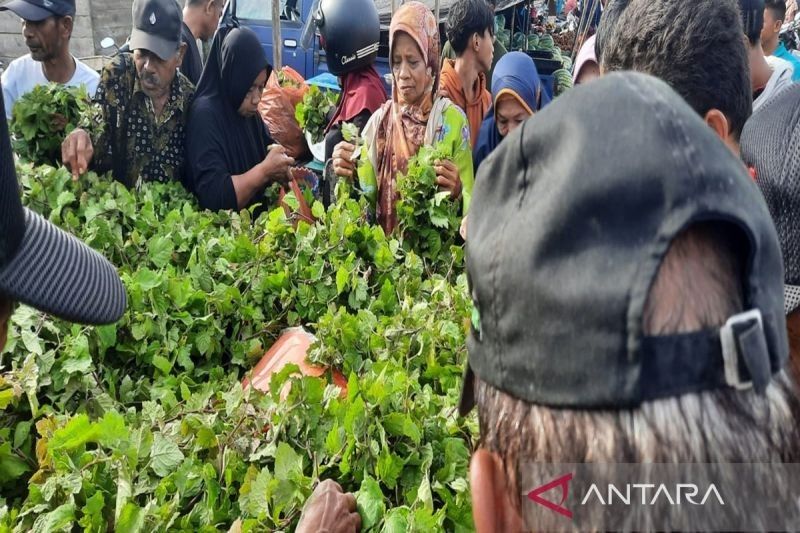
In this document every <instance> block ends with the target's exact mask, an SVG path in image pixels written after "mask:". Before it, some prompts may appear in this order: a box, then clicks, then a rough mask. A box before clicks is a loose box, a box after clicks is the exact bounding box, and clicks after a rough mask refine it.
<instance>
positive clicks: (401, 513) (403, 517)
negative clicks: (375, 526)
mask: <svg viewBox="0 0 800 533" xmlns="http://www.w3.org/2000/svg"><path fill="white" fill-rule="evenodd" d="M409 514H410V510H409V509H408V507H395V508H394V509H390V510H389V512H388V513H386V520H384V522H383V530H382V532H383V533H406V532H407V531H409V527H408V525H409V524H408V516H409Z"/></svg>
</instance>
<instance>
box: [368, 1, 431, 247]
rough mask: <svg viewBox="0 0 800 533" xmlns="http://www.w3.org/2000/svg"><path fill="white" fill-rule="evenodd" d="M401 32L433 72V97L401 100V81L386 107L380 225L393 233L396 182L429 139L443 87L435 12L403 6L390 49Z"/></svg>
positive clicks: (411, 4)
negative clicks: (436, 99)
mask: <svg viewBox="0 0 800 533" xmlns="http://www.w3.org/2000/svg"><path fill="white" fill-rule="evenodd" d="M398 32H404V33H406V34H408V36H409V37H411V38H412V39H413V40H414V42H415V43H416V44H417V46H418V47H419V50H420V52H421V54H422V59H423V61H424V63H425V64H426V65H427V67H428V68H429V69H430V71H431V76H432V77H433V83H432V84H431V88H430V97H428V98H425V99H424V100H423V101H422V102H421V103H418V104H414V105H411V104H407V103H404V102H401V101H400V96H399V92H398V91H397V89H396V87H397V80H395V82H394V85H393V89H392V100H391V102H389V103H387V104H386V106H387V107H386V108H385V110H386V112H385V113H384V116H383V121H382V122H381V125H380V127H379V128H378V136H377V151H378V154H379V156H380V157H379V162H378V168H376V169H375V171H376V176H377V178H378V212H377V215H378V222H379V223H380V224H381V226H382V227H383V229H384V231H386V232H387V233H390V232H392V231H393V230H394V228H395V226H396V225H397V214H396V212H395V203H396V201H397V197H396V196H397V193H396V180H397V173H398V172H405V171H406V170H407V168H408V160H409V159H410V158H411V157H413V156H414V155H415V154H416V153H417V151H418V150H419V148H420V146H422V144H423V142H424V139H425V129H426V127H427V125H428V118H429V116H430V112H431V108H432V107H433V97H434V95H435V94H436V90H437V88H438V85H439V29H438V27H437V24H436V18H435V17H434V16H433V13H432V12H431V10H430V9H429V8H428V7H426V6H425V5H424V4H422V3H421V2H416V1H414V2H408V3H406V4H403V5H402V6H401V7H400V9H398V10H397V11H396V12H395V14H394V16H393V17H392V22H391V24H390V25H389V50H390V60H391V58H392V57H393V54H392V53H391V52H392V50H393V49H394V40H395V37H396V36H397V34H398Z"/></svg>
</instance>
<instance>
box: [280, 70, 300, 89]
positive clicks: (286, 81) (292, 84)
mask: <svg viewBox="0 0 800 533" xmlns="http://www.w3.org/2000/svg"><path fill="white" fill-rule="evenodd" d="M277 76H278V83H279V84H280V86H281V87H288V88H292V89H298V88H300V83H299V82H297V81H296V80H294V79H293V78H291V77H289V76H287V75H286V73H285V72H284V71H283V70H279V71H277Z"/></svg>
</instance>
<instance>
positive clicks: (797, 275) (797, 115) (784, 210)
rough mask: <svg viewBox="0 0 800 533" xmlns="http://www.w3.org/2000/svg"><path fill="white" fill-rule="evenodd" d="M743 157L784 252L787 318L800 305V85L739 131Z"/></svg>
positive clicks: (764, 107)
mask: <svg viewBox="0 0 800 533" xmlns="http://www.w3.org/2000/svg"><path fill="white" fill-rule="evenodd" d="M742 158H743V159H744V162H745V163H746V164H747V165H749V166H752V167H753V168H755V172H756V183H757V184H758V187H759V188H760V189H761V192H762V193H764V198H765V199H766V201H767V207H768V208H769V212H770V214H771V215H772V220H773V221H774V222H775V228H776V229H777V230H778V239H779V240H780V243H781V251H782V252H783V262H784V266H785V274H784V278H783V281H784V283H785V284H786V288H785V291H784V295H785V300H786V306H785V311H786V314H789V313H791V312H792V311H794V310H795V309H797V308H798V307H799V306H800V216H798V214H800V85H792V86H790V87H787V88H786V89H785V90H784V91H783V92H781V93H779V94H778V95H776V96H775V97H774V98H772V99H771V100H769V101H768V102H767V103H766V104H764V106H763V107H761V108H759V109H758V111H756V112H755V113H754V114H753V116H752V117H750V120H748V121H747V123H746V124H745V126H744V130H743V131H742Z"/></svg>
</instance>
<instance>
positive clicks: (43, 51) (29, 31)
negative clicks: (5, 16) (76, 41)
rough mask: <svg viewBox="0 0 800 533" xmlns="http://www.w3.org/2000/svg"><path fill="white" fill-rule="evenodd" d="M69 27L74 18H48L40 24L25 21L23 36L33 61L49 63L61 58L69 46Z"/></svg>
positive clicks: (23, 22)
mask: <svg viewBox="0 0 800 533" xmlns="http://www.w3.org/2000/svg"><path fill="white" fill-rule="evenodd" d="M67 19H69V20H68V21H67ZM68 27H69V28H70V29H71V27H72V17H60V18H57V17H48V18H46V19H44V20H40V21H38V22H34V21H32V20H23V21H22V36H23V37H24V38H25V45H26V46H27V47H28V49H29V50H30V51H31V57H32V58H33V60H34V61H48V60H51V59H55V58H56V57H59V56H60V54H61V51H62V50H63V48H64V46H68V45H69V34H70V31H68V30H67V28H68Z"/></svg>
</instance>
